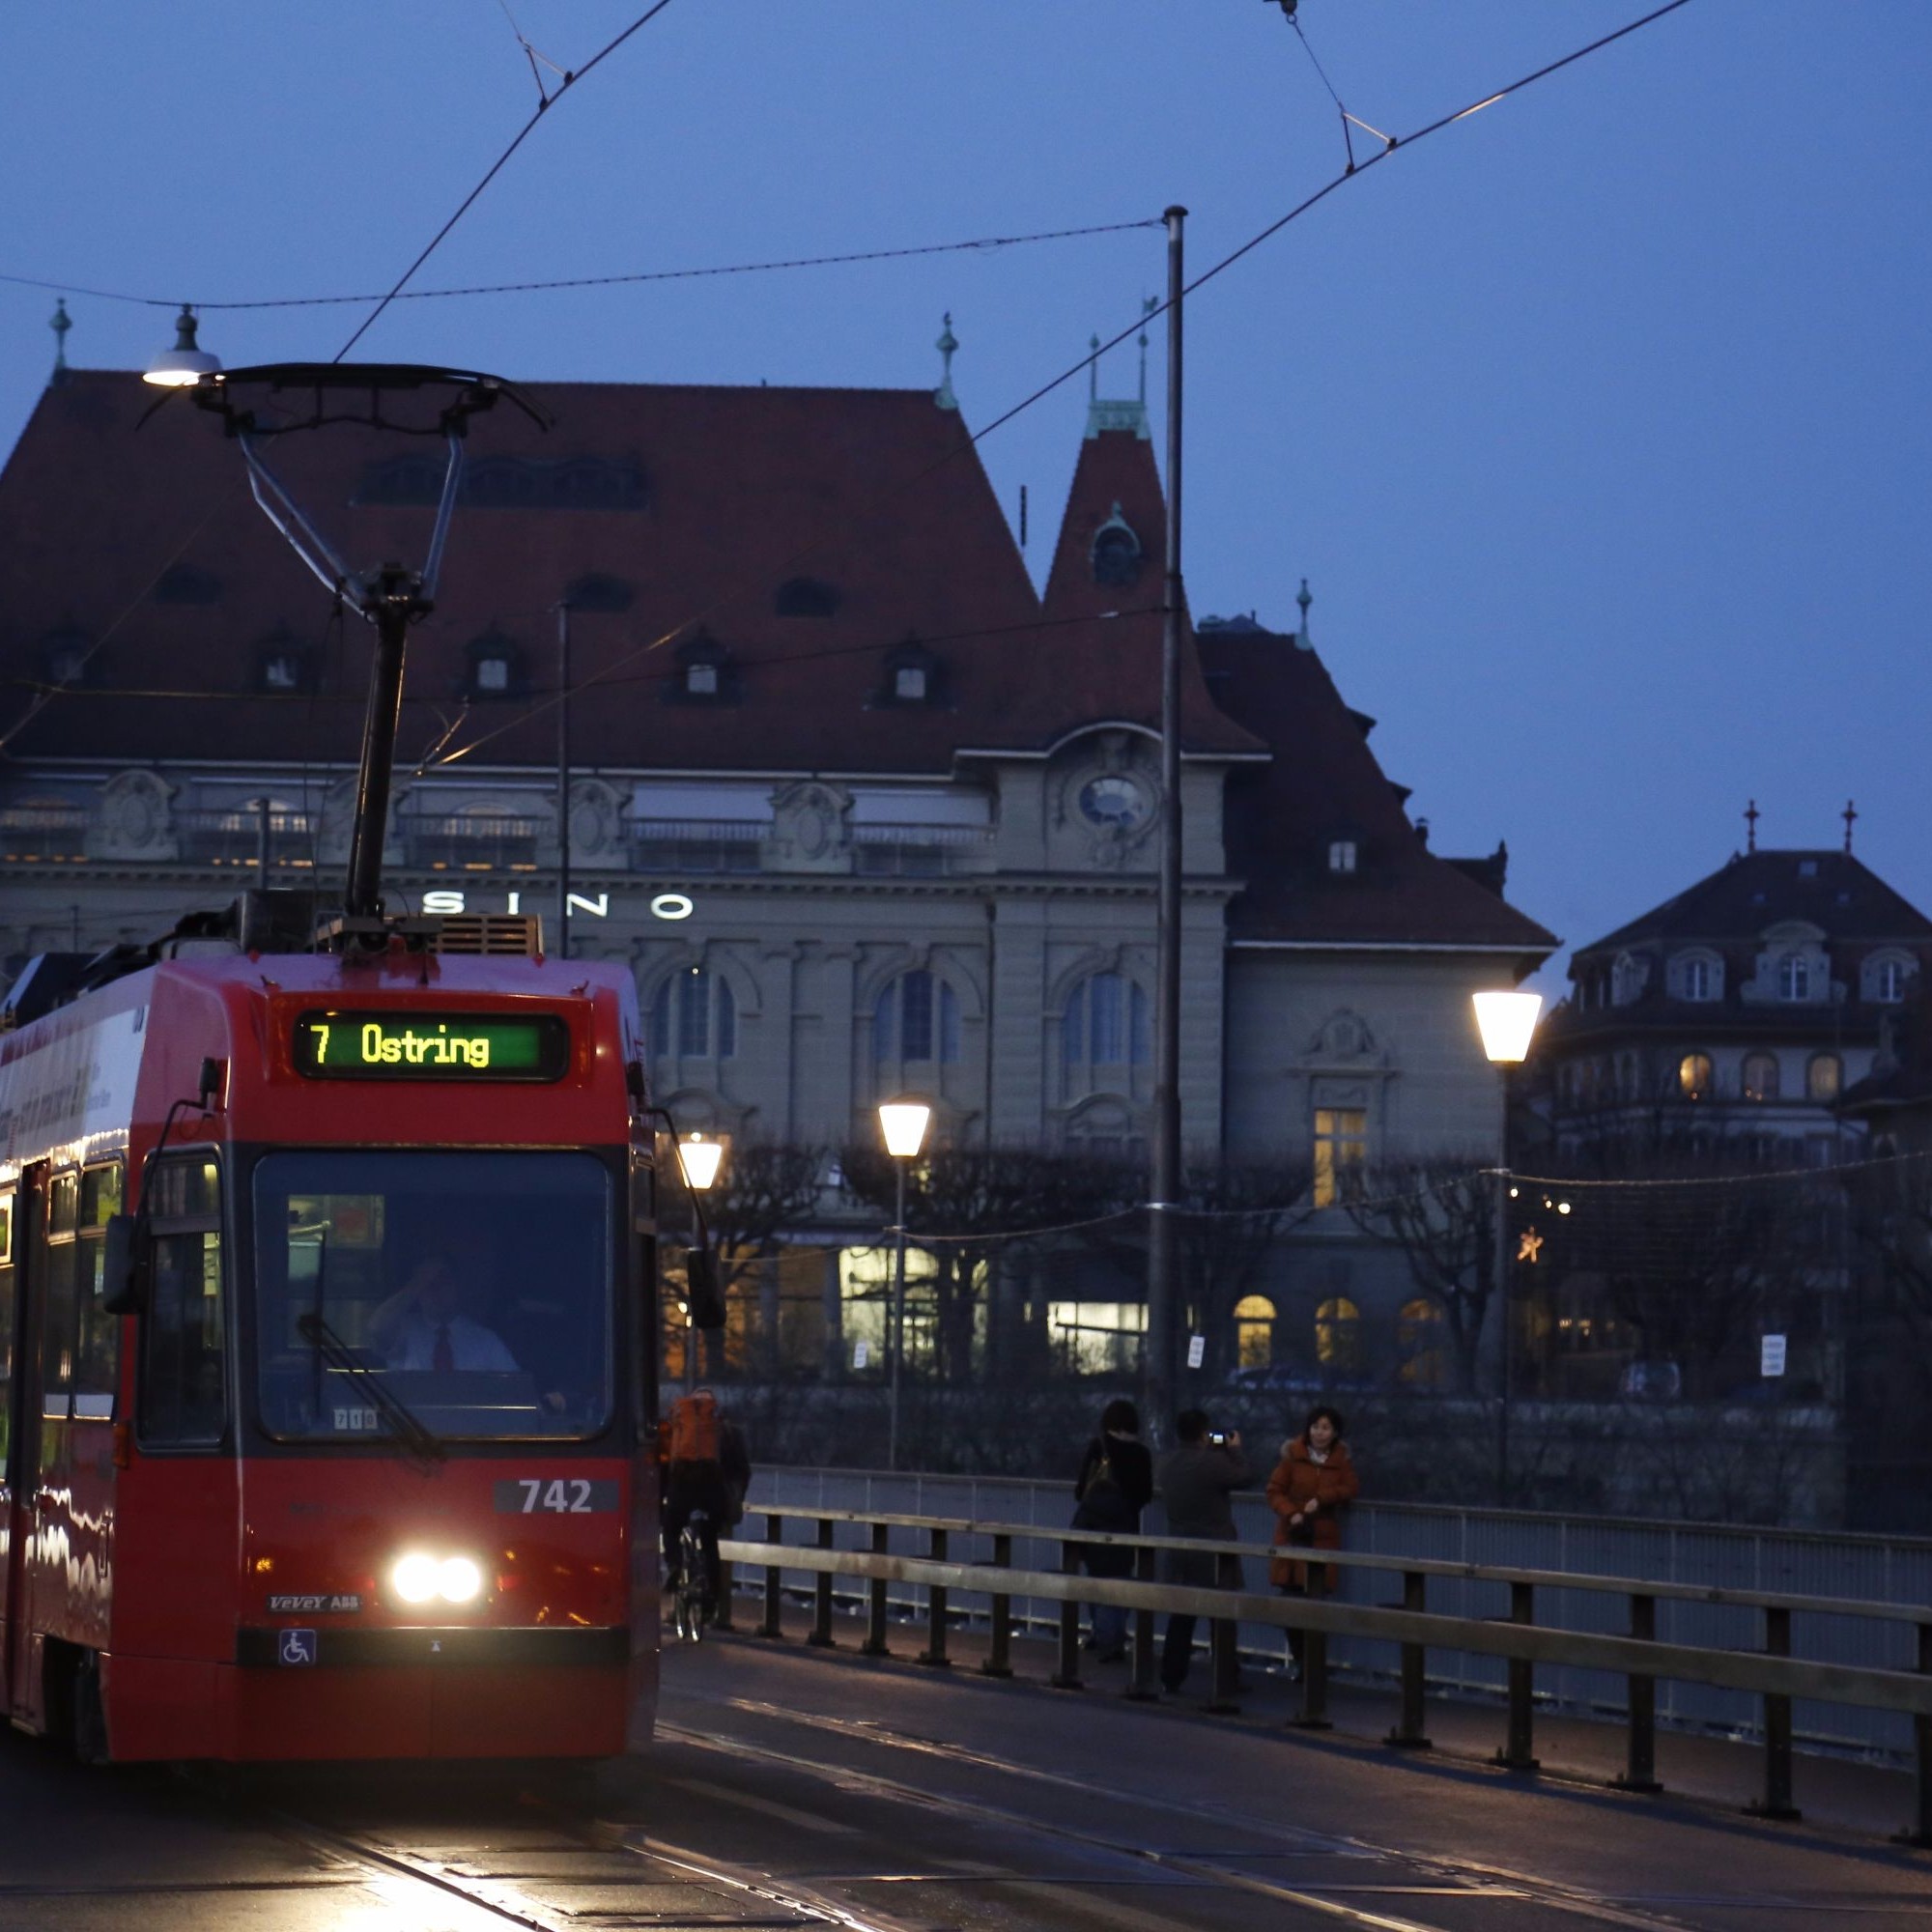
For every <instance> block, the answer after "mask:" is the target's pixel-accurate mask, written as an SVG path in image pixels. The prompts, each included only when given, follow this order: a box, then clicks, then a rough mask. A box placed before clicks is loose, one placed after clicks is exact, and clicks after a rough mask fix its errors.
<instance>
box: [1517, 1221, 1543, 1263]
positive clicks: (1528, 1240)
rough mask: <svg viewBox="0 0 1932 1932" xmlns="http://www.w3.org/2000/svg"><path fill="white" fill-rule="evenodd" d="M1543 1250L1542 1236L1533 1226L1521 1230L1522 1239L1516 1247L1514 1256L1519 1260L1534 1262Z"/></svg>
mask: <svg viewBox="0 0 1932 1932" xmlns="http://www.w3.org/2000/svg"><path fill="white" fill-rule="evenodd" d="M1542 1252H1543V1236H1541V1235H1539V1234H1538V1233H1537V1232H1536V1230H1535V1229H1534V1228H1525V1229H1524V1230H1523V1231H1522V1239H1521V1241H1520V1244H1519V1245H1518V1247H1517V1251H1516V1258H1517V1260H1518V1261H1520V1262H1534V1261H1535V1260H1536V1258H1537V1257H1538V1256H1539V1255H1540V1254H1541V1253H1542Z"/></svg>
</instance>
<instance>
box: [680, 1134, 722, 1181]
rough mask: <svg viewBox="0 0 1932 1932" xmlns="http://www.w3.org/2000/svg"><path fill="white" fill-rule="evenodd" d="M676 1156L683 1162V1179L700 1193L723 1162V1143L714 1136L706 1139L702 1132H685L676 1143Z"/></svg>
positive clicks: (715, 1175) (713, 1178) (712, 1178)
mask: <svg viewBox="0 0 1932 1932" xmlns="http://www.w3.org/2000/svg"><path fill="white" fill-rule="evenodd" d="M677 1157H678V1158H679V1159H680V1160H681V1161H683V1163H684V1178H685V1180H686V1181H687V1182H688V1183H689V1184H690V1185H691V1186H692V1187H694V1188H696V1190H697V1192H698V1193H700V1194H702V1193H705V1192H706V1191H707V1190H708V1189H709V1188H710V1186H711V1183H712V1182H713V1181H714V1180H716V1179H718V1170H719V1168H721V1167H722V1166H723V1165H724V1164H725V1143H724V1142H723V1141H722V1140H718V1139H717V1138H715V1137H714V1138H712V1139H709V1140H707V1139H706V1138H705V1137H704V1135H702V1134H686V1135H685V1136H684V1137H683V1138H682V1139H681V1140H680V1141H679V1142H678V1144H677Z"/></svg>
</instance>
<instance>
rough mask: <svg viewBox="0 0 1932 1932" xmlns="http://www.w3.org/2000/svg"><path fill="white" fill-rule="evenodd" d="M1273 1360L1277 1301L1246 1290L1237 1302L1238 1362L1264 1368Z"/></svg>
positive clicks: (1236, 1341)
mask: <svg viewBox="0 0 1932 1932" xmlns="http://www.w3.org/2000/svg"><path fill="white" fill-rule="evenodd" d="M1273 1360H1274V1303H1273V1302H1271V1301H1270V1300H1269V1299H1268V1298H1267V1296H1266V1295H1264V1294H1244V1295H1243V1296H1242V1297H1241V1298H1240V1300H1238V1301H1237V1302H1236V1304H1235V1365H1236V1368H1242V1369H1264V1368H1266V1367H1267V1366H1268V1365H1269V1363H1271V1362H1272V1361H1273Z"/></svg>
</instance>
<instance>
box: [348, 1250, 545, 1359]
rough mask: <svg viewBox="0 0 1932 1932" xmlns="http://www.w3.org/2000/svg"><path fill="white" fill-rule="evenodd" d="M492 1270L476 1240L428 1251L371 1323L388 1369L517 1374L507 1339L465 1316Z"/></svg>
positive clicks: (371, 1332)
mask: <svg viewBox="0 0 1932 1932" xmlns="http://www.w3.org/2000/svg"><path fill="white" fill-rule="evenodd" d="M489 1265H490V1264H489V1257H488V1255H487V1254H486V1253H485V1252H484V1250H483V1249H482V1247H481V1246H480V1245H479V1244H478V1243H476V1242H474V1241H473V1240H470V1241H461V1242H457V1243H452V1244H451V1245H450V1246H449V1247H448V1248H447V1249H445V1248H442V1247H430V1248H427V1249H425V1250H424V1252H423V1253H422V1254H421V1256H420V1257H419V1258H418V1260H417V1261H416V1264H415V1265H414V1267H413V1268H412V1269H411V1271H410V1276H409V1279H408V1280H407V1281H406V1282H404V1284H403V1285H402V1287H401V1288H400V1289H398V1290H397V1291H396V1293H394V1294H392V1295H390V1297H389V1298H388V1300H386V1301H385V1302H384V1303H383V1305H382V1306H381V1307H380V1308H378V1309H377V1310H376V1312H375V1313H374V1314H373V1315H372V1316H371V1317H370V1318H369V1329H368V1336H369V1342H370V1345H371V1346H372V1347H373V1348H375V1349H376V1350H378V1351H379V1352H380V1353H381V1354H382V1356H383V1359H384V1364H385V1366H387V1367H388V1368H391V1369H418V1370H422V1369H426V1370H430V1371H432V1372H434V1373H436V1374H439V1375H446V1374H451V1373H461V1372H464V1371H471V1370H481V1371H483V1372H485V1373H488V1374H495V1375H515V1374H516V1373H517V1372H518V1367H519V1364H518V1362H517V1358H516V1357H515V1356H514V1355H513V1354H511V1353H510V1351H509V1350H508V1349H507V1348H505V1347H504V1345H503V1339H502V1337H501V1336H500V1335H498V1334H497V1331H496V1330H495V1329H494V1328H488V1327H486V1326H485V1325H484V1324H483V1323H482V1322H480V1321H473V1320H472V1319H471V1318H470V1317H469V1315H467V1314H466V1313H465V1312H464V1311H465V1309H466V1308H468V1307H469V1306H471V1305H472V1297H473V1295H474V1292H475V1284H476V1282H477V1280H478V1279H479V1277H481V1278H487V1275H488V1271H489Z"/></svg>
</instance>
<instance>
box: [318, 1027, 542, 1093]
mask: <svg viewBox="0 0 1932 1932" xmlns="http://www.w3.org/2000/svg"><path fill="white" fill-rule="evenodd" d="M295 1061H296V1069H297V1071H298V1072H300V1073H305V1074H307V1075H308V1076H309V1077H310V1078H311V1079H316V1080H459V1081H478V1080H560V1079H562V1077H563V1075H564V1073H565V1071H566V1069H567V1068H568V1067H569V1065H570V1029H569V1027H568V1026H567V1025H566V1024H565V1023H564V1021H563V1020H562V1018H561V1017H559V1016H558V1015H557V1014H555V1013H535V1014H529V1015H520V1016H518V1017H516V1018H514V1019H509V1018H504V1017H502V1016H501V1015H499V1014H496V1013H450V1012H441V1013H426V1012H382V1013H372V1012H360V1013H346V1012H323V1013H303V1014H302V1016H301V1017H300V1018H299V1019H298V1020H297V1021H296V1030H295Z"/></svg>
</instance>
